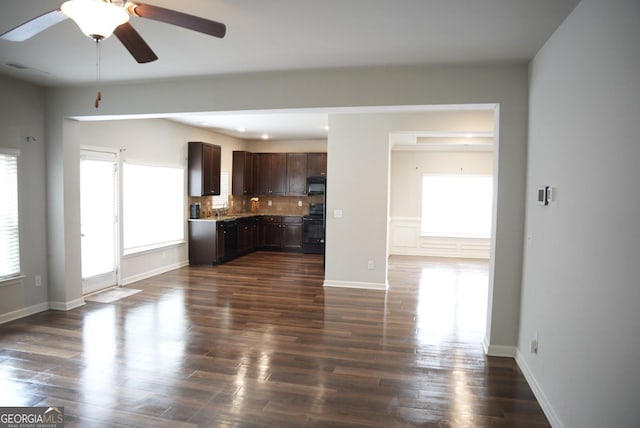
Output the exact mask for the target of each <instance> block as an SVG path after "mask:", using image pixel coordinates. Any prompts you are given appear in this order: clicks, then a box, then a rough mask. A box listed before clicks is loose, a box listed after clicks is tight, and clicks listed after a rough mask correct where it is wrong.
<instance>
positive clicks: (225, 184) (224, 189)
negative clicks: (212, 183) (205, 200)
mask: <svg viewBox="0 0 640 428" xmlns="http://www.w3.org/2000/svg"><path fill="white" fill-rule="evenodd" d="M228 200H229V173H228V172H221V173H220V196H214V197H213V208H226V206H227V201H228Z"/></svg>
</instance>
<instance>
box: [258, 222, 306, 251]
mask: <svg viewBox="0 0 640 428" xmlns="http://www.w3.org/2000/svg"><path fill="white" fill-rule="evenodd" d="M260 243H261V247H262V248H264V249H267V250H280V251H302V217H298V216H264V217H263V218H262V222H261V234H260Z"/></svg>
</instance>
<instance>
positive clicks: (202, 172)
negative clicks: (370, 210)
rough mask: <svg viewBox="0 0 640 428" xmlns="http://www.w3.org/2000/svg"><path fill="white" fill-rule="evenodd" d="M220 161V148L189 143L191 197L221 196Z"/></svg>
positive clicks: (212, 145) (206, 144)
mask: <svg viewBox="0 0 640 428" xmlns="http://www.w3.org/2000/svg"><path fill="white" fill-rule="evenodd" d="M220 160H221V149H220V146H217V145H215V144H208V143H203V142H194V141H190V142H189V149H188V169H189V174H188V181H189V183H188V188H189V196H211V195H220Z"/></svg>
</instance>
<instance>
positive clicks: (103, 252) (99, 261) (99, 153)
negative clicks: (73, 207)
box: [80, 148, 118, 294]
mask: <svg viewBox="0 0 640 428" xmlns="http://www.w3.org/2000/svg"><path fill="white" fill-rule="evenodd" d="M117 165H118V154H117V152H110V151H105V150H104V149H88V148H85V149H82V150H81V151H80V229H81V231H80V233H81V235H80V236H81V265H82V292H83V294H89V293H93V292H96V291H99V290H102V289H104V288H108V287H111V286H114V285H116V284H117V271H118V269H117V268H118V266H117V260H118V258H117V251H118V215H117V214H118V204H117V200H118V199H117V183H118V180H117V174H118V171H117Z"/></svg>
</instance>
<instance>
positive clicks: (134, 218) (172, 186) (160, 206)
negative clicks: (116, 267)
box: [122, 162, 185, 255]
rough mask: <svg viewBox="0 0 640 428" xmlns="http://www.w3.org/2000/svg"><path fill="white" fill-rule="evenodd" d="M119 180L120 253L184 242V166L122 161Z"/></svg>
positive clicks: (130, 252) (136, 251)
mask: <svg viewBox="0 0 640 428" xmlns="http://www.w3.org/2000/svg"><path fill="white" fill-rule="evenodd" d="M122 180H123V184H122V187H123V189H122V228H123V248H124V254H125V255H127V254H133V253H138V252H141V251H147V250H151V249H154V248H160V247H164V246H169V245H175V244H177V243H180V242H184V227H185V226H184V225H185V222H184V215H185V213H184V210H185V208H184V207H185V199H184V198H185V196H184V169H182V168H172V167H163V166H150V165H142V164H135V163H130V162H126V163H124V164H123V170H122Z"/></svg>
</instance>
